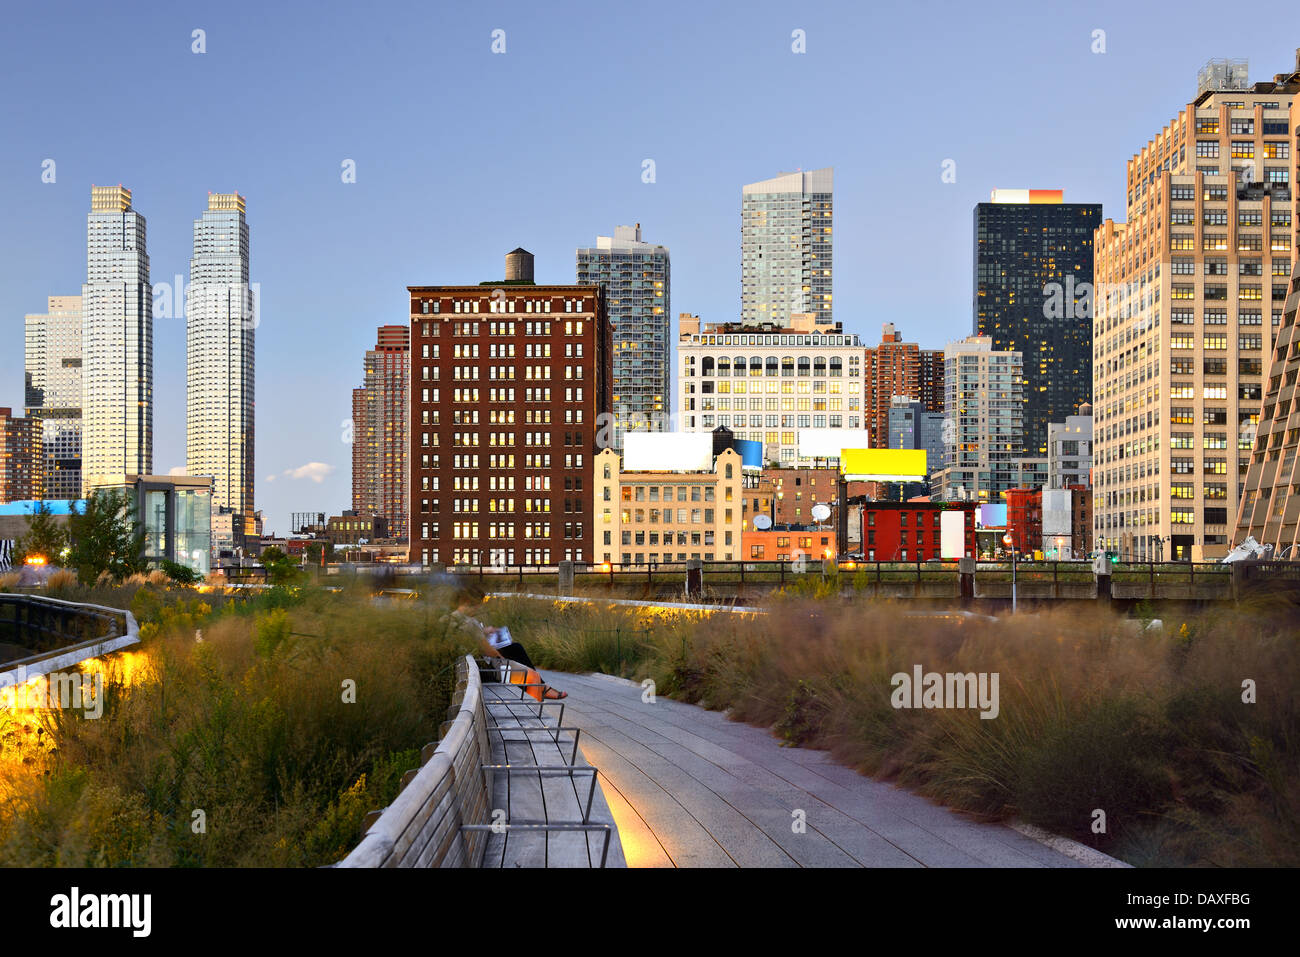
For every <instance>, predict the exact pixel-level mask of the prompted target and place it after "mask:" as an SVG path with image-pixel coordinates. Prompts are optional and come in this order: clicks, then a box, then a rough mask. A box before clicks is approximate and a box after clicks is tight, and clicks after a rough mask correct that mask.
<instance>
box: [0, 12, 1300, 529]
mask: <svg viewBox="0 0 1300 957" xmlns="http://www.w3.org/2000/svg"><path fill="white" fill-rule="evenodd" d="M1284 11H1285V8H1284V7H1277V8H1276V10H1275V11H1274V13H1273V14H1271V15H1270V16H1269V17H1268V18H1266V19H1268V20H1270V21H1271V22H1269V23H1265V22H1263V21H1262V20H1261V19H1260V18H1259V17H1241V16H1233V15H1230V14H1226V13H1225V11H1224V8H1223V6H1222V4H1220V3H1208V2H1191V3H1188V4H1184V5H1182V6H1180V7H1179V8H1178V12H1177V15H1170V13H1169V12H1168V10H1167V9H1165V8H1162V7H1161V6H1160V5H1154V4H1153V5H1148V4H1141V3H1133V2H1124V3H1091V4H1087V5H1086V6H1085V5H1082V4H1079V5H1073V4H1054V3H1042V2H1037V3H995V2H989V3H979V4H975V3H971V4H945V3H938V2H931V3H924V4H877V3H861V2H854V3H842V4H839V3H836V4H792V3H789V2H780V3H743V4H742V3H729V4H710V3H700V2H690V3H685V2H682V3H679V2H664V3H604V4H593V3H581V4H579V3H569V2H554V3H550V2H548V3H535V2H534V3H472V4H470V3H455V4H452V3H445V2H443V3H429V2H409V3H356V2H349V3H337V2H319V3H316V2H313V3H297V4H278V3H277V4H267V3H245V2H223V3H219V4H208V3H187V4H177V3H162V2H160V3H138V4H130V5H124V4H103V3H75V4H67V3H57V2H49V3H41V4H12V5H10V7H9V9H7V10H6V14H5V28H4V31H3V34H2V35H0V71H3V83H2V84H0V138H2V140H3V149H2V150H0V199H2V200H3V205H4V209H5V210H6V220H5V228H4V229H0V405H12V406H15V407H20V406H21V405H22V401H23V373H22V370H23V359H22V353H23V318H22V317H23V315H24V313H28V312H36V311H41V310H42V309H43V308H44V305H45V299H46V297H47V296H48V295H51V294H76V293H79V292H80V288H81V283H82V281H83V280H84V278H85V217H86V212H87V210H88V207H89V192H90V185H91V183H98V184H112V183H118V182H121V183H123V184H124V185H126V186H129V187H130V188H131V189H132V190H133V191H134V200H135V205H136V208H137V209H139V210H140V211H141V212H142V213H143V214H144V215H145V217H146V218H147V220H148V228H149V254H150V259H151V263H152V278H153V281H154V282H160V281H168V282H170V281H171V277H172V276H173V275H174V274H177V273H179V274H181V275H182V276H186V275H187V274H188V268H189V255H190V242H191V229H192V225H191V224H192V221H193V220H194V219H195V217H197V216H198V215H199V213H200V211H201V210H202V208H203V206H204V205H205V203H206V196H207V193H208V191H209V190H211V191H227V190H238V191H239V192H241V193H243V194H244V196H245V197H246V198H247V201H248V220H249V224H250V229H251V241H252V279H253V280H254V281H255V282H258V283H260V284H261V289H262V296H263V300H262V317H261V327H260V329H259V330H258V341H257V399H258V401H257V432H258V435H257V472H258V478H259V481H258V487H257V501H258V505H259V506H261V507H263V508H264V509H265V510H266V512H267V516H268V520H269V521H268V525H269V527H271V528H273V529H275V530H277V531H281V532H283V531H284V530H285V528H286V525H287V521H288V514H289V512H290V511H297V510H302V511H306V510H322V511H337V510H339V509H341V508H345V507H347V506H348V505H349V504H350V491H349V490H350V471H351V469H350V450H349V446H347V445H346V444H344V443H343V441H342V439H341V436H342V429H341V426H340V423H341V422H342V421H343V420H344V419H346V418H347V417H348V416H349V415H350V409H351V406H350V395H351V393H350V390H351V389H352V387H354V386H356V385H359V384H360V381H361V366H362V353H363V352H364V350H365V349H366V348H367V346H369V345H370V344H372V343H373V342H374V334H375V327H376V326H378V325H380V324H383V323H395V322H396V323H401V322H405V321H406V318H407V317H406V303H407V300H406V293H405V287H406V286H407V285H409V284H417V283H459V282H478V281H480V280H485V279H493V278H498V277H499V276H500V275H502V273H503V265H502V257H503V255H504V254H505V252H506V251H507V250H509V249H512V248H514V247H515V246H520V245H522V246H524V247H525V248H527V249H530V250H532V251H533V252H534V253H535V254H536V256H537V275H538V279H539V280H543V281H556V282H569V281H572V280H573V274H574V272H573V270H574V265H573V256H574V248H575V247H577V246H579V245H585V244H588V243H590V242H591V241H592V240H593V239H594V238H595V236H596V235H597V234H598V233H604V234H609V233H610V232H611V230H612V229H613V228H614V226H615V225H618V224H624V223H626V224H631V223H634V222H640V223H641V224H642V228H643V232H644V238H645V239H646V240H648V241H650V242H656V243H664V244H666V245H667V246H669V247H670V249H671V250H672V265H673V283H672V309H673V312H674V314H675V313H677V312H680V311H689V312H693V313H698V314H700V315H702V316H703V317H704V318H705V319H706V320H724V319H734V318H736V317H737V315H738V311H739V297H740V276H739V272H740V263H739V259H740V252H739V231H740V188H741V185H742V184H744V183H747V182H752V181H754V180H759V179H764V178H767V177H769V176H773V175H775V174H776V173H778V172H782V171H786V170H792V169H796V168H799V167H802V168H806V169H811V168H816V167H821V166H834V167H835V315H836V318H837V319H840V320H842V321H843V322H844V324H845V327H846V328H847V329H848V330H849V331H851V332H857V333H859V334H860V335H862V336H863V337H864V338H865V339H866V340H867V341H868V342H873V343H874V342H876V341H878V339H879V332H880V324H881V323H882V322H894V323H896V324H898V326H899V327H900V329H901V330H902V332H903V333H904V335H905V336H906V337H907V338H909V339H915V340H917V341H919V342H920V343H921V344H922V345H923V346H930V347H937V346H941V345H943V344H944V343H945V342H946V341H948V340H951V339H955V338H959V337H961V336H963V335H965V334H967V333H968V331H969V328H970V324H971V307H970V299H971V211H972V208H973V206H974V204H975V203H977V202H980V201H981V200H984V199H986V198H987V197H988V193H989V190H990V189H991V188H993V187H995V186H1000V187H1034V188H1063V189H1064V190H1065V194H1066V199H1067V200H1070V201H1080V202H1101V203H1103V204H1104V213H1105V215H1108V216H1113V217H1116V218H1121V219H1122V218H1123V209H1122V206H1123V193H1124V178H1123V177H1124V162H1125V160H1126V159H1127V158H1128V157H1129V156H1130V155H1131V154H1132V153H1133V152H1134V150H1136V149H1138V148H1139V147H1141V146H1142V145H1143V144H1144V143H1145V142H1146V141H1147V139H1148V138H1149V137H1150V136H1151V135H1152V134H1153V133H1154V132H1156V131H1157V130H1158V129H1159V128H1160V127H1161V126H1162V125H1163V124H1164V123H1165V122H1166V121H1168V120H1169V119H1170V118H1171V117H1172V116H1173V115H1174V114H1175V112H1176V110H1177V108H1178V107H1179V106H1180V105H1182V104H1185V103H1186V102H1187V101H1188V100H1189V99H1191V97H1192V96H1193V94H1194V92H1195V82H1196V70H1197V68H1198V67H1199V66H1200V65H1201V64H1202V63H1203V62H1204V61H1205V60H1207V59H1209V58H1211V57H1247V58H1249V59H1250V65H1251V77H1252V79H1267V78H1270V77H1271V76H1272V75H1273V74H1274V73H1277V72H1281V71H1284V70H1289V69H1290V68H1291V66H1292V64H1293V62H1294V49H1295V47H1296V46H1298V45H1300V30H1295V31H1293V32H1291V33H1288V32H1287V30H1286V29H1285V27H1286V26H1287V25H1288V24H1287V20H1288V19H1291V20H1292V21H1293V23H1300V18H1297V17H1294V16H1291V17H1288V15H1287V14H1286V13H1285V12H1284ZM498 28H499V29H502V30H504V31H505V34H506V53H505V54H504V55H495V54H493V53H492V52H491V44H492V37H491V34H492V31H493V30H495V29H498ZM195 29H202V30H204V31H205V32H206V47H207V52H206V53H204V54H202V55H197V54H194V53H192V52H191V46H192V42H193V41H192V39H191V35H192V31H194V30H195ZM795 29H802V30H804V31H805V33H806V38H807V40H806V43H807V52H806V53H805V54H803V55H796V54H794V53H792V52H791V42H792V41H791V32H792V31H793V30H795ZM1096 29H1102V30H1105V32H1106V34H1105V41H1106V52H1105V53H1104V54H1094V53H1092V52H1091V46H1092V43H1093V39H1092V33H1093V31H1094V30H1096ZM47 158H48V159H53V160H55V162H56V164H57V167H56V170H57V181H56V182H55V183H53V184H48V183H42V181H41V171H42V165H41V164H42V161H43V160H45V159H47ZM647 158H648V159H653V160H654V161H655V164H656V172H657V180H656V182H654V183H653V184H646V183H643V182H642V181H641V169H642V161H643V160H644V159H647ZM345 159H352V160H355V162H356V169H357V178H356V179H357V181H356V183H355V184H344V183H343V182H341V179H340V169H341V166H340V164H341V163H342V162H343V161H344V160H345ZM945 159H952V160H955V162H956V175H957V179H956V182H955V183H952V184H945V183H943V182H941V178H940V173H941V164H942V163H943V161H944V160H945ZM674 318H675V315H674ZM184 375H185V335H184V328H183V324H182V322H181V321H179V320H176V319H170V320H163V319H159V320H156V321H155V326H154V386H155V395H156V403H155V412H154V436H155V438H154V469H155V471H158V472H166V471H167V470H168V469H169V468H172V467H175V466H183V465H184V461H185V381H184ZM308 463H323V464H324V465H326V466H332V467H333V471H331V472H329V474H327V475H325V476H324V480H323V481H321V482H319V483H317V482H315V481H313V480H312V479H311V478H310V477H300V478H294V477H293V476H292V474H290V473H292V472H293V470H298V469H300V468H301V467H302V466H304V465H307V464H308ZM309 471H310V470H309ZM318 471H323V470H318ZM269 476H275V478H274V480H273V481H268V477H269Z"/></svg>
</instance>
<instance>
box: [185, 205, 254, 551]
mask: <svg viewBox="0 0 1300 957" xmlns="http://www.w3.org/2000/svg"><path fill="white" fill-rule="evenodd" d="M248 264H249V246H248V222H247V220H246V219H245V204H244V197H243V196H240V195H239V194H238V193H209V194H208V205H207V208H206V209H205V210H204V211H203V213H202V214H201V216H200V218H199V219H197V220H195V221H194V255H193V258H191V259H190V288H189V291H188V294H187V296H186V303H185V386H186V403H185V463H186V471H187V472H188V473H189V474H190V475H210V476H212V505H213V510H214V514H221V513H220V510H221V509H229V510H230V512H231V513H232V514H234V515H236V516H238V518H237V519H236V521H240V522H242V523H243V529H242V532H243V534H244V535H245V536H249V535H252V534H253V512H254V510H255V506H254V503H253V488H254V484H255V477H256V474H255V472H254V450H255V446H256V430H255V425H254V410H255V402H254V400H255V392H254V386H255V372H256V368H255V361H254V359H255V357H254V346H255V341H256V326H257V311H256V309H257V304H256V303H255V302H254V300H253V289H252V287H251V286H250V285H249V281H248Z"/></svg>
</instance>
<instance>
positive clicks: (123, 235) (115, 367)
mask: <svg viewBox="0 0 1300 957" xmlns="http://www.w3.org/2000/svg"><path fill="white" fill-rule="evenodd" d="M81 308H82V314H81V315H82V318H81V356H82V367H81V390H82V402H81V410H82V423H83V437H82V471H81V477H82V487H83V489H85V488H88V487H90V486H92V485H96V484H100V483H101V480H102V479H103V478H105V477H106V476H114V475H123V474H137V475H144V474H148V473H150V472H152V471H153V290H152V288H151V286H150V284H149V255H148V253H147V252H146V251H145V220H144V217H143V216H141V215H140V214H139V213H137V212H136V211H135V210H134V209H132V207H131V191H130V190H129V189H125V188H124V187H122V186H120V185H119V186H92V187H91V188H90V213H89V215H87V217H86V282H85V284H84V285H83V286H82V287H81Z"/></svg>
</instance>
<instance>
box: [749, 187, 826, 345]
mask: <svg viewBox="0 0 1300 957" xmlns="http://www.w3.org/2000/svg"><path fill="white" fill-rule="evenodd" d="M833 186H834V171H833V170H832V169H830V168H829V167H827V168H826V169H818V170H812V171H810V172H806V173H805V172H794V173H782V174H781V175H780V176H777V177H776V178H775V179H767V180H763V181H762V182H761V183H750V184H749V185H747V186H745V187H744V188H743V189H742V190H741V198H740V320H741V322H743V323H745V324H746V325H756V324H761V323H773V324H775V325H777V326H780V327H787V326H789V324H790V316H791V315H792V314H794V313H812V314H813V315H814V316H815V322H816V324H817V325H818V326H831V325H833V318H834V316H833V310H832V308H831V306H832V302H831V280H832V279H833V278H834V277H833V275H832V273H833V266H832V256H831V239H832V232H831V226H832V215H831V214H832V212H833V206H834V203H833V201H832V193H833Z"/></svg>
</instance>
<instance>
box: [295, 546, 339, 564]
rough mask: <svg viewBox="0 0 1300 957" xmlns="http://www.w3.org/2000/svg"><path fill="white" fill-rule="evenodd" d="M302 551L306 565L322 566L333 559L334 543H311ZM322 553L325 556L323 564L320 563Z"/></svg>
mask: <svg viewBox="0 0 1300 957" xmlns="http://www.w3.org/2000/svg"><path fill="white" fill-rule="evenodd" d="M303 551H304V552H305V553H306V556H307V564H308V565H322V564H325V562H328V561H330V559H332V558H333V557H334V543H333V542H328V541H323V542H312V543H311V544H310V545H308V546H307V547H306V548H305V549H304V550H303ZM322 553H323V554H324V556H325V562H322V561H321V554H322Z"/></svg>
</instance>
